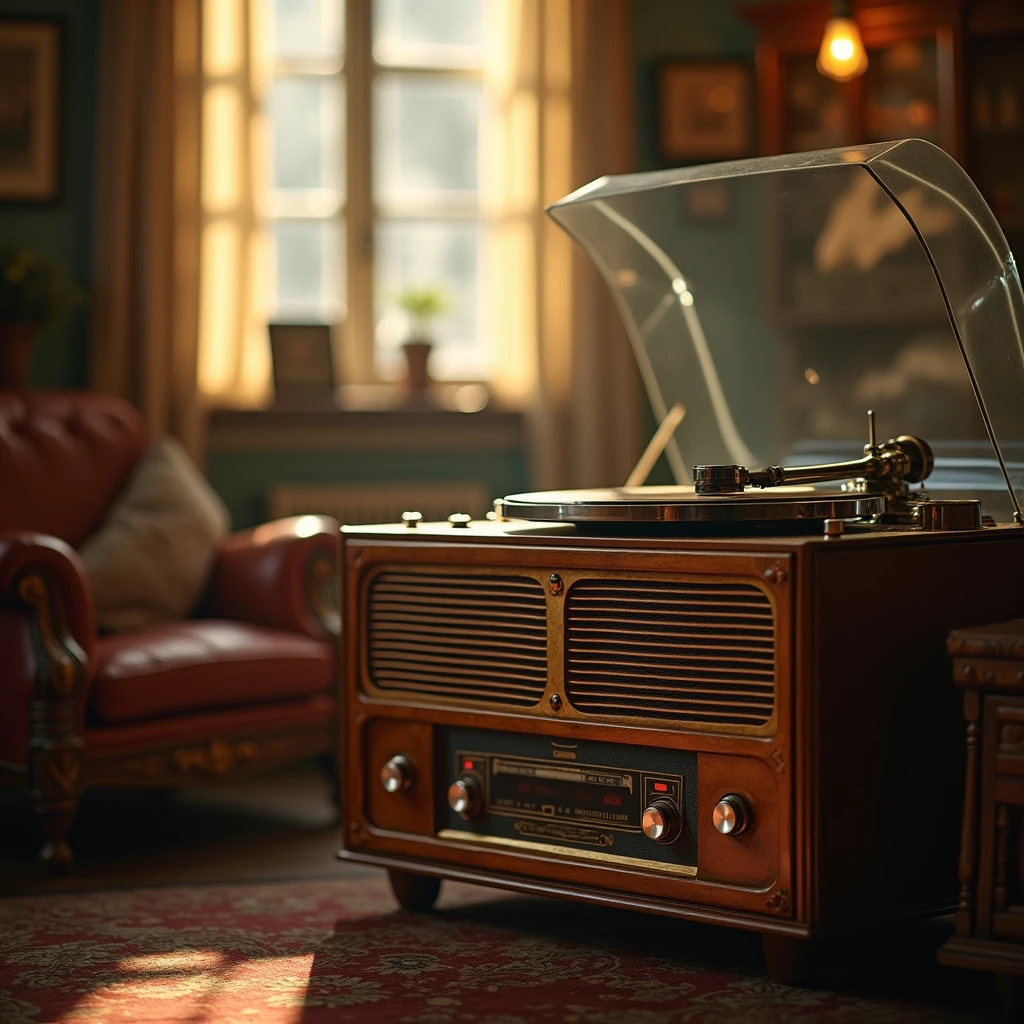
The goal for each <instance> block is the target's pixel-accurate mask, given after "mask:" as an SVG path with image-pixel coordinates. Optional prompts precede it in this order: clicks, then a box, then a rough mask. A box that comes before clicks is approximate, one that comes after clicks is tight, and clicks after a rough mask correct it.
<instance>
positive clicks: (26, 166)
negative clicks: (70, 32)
mask: <svg viewBox="0 0 1024 1024" xmlns="http://www.w3.org/2000/svg"><path fill="white" fill-rule="evenodd" d="M61 50H62V39H61V24H60V22H59V21H28V20H14V19H0V202H9V203H31V202H37V203H38V202H49V201H52V200H54V199H56V198H57V196H58V193H59V191H60V94H61Z"/></svg>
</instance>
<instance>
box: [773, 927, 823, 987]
mask: <svg viewBox="0 0 1024 1024" xmlns="http://www.w3.org/2000/svg"><path fill="white" fill-rule="evenodd" d="M761 946H762V948H763V949H764V959H765V962H766V963H767V964H768V973H769V974H770V975H771V976H772V981H776V982H778V983H779V984H780V985H797V986H799V985H807V984H809V983H810V981H811V980H812V979H813V977H814V961H815V952H816V949H815V945H814V942H813V941H812V940H811V939H798V938H792V937H790V936H788V935H770V934H767V933H766V934H764V935H762V936H761Z"/></svg>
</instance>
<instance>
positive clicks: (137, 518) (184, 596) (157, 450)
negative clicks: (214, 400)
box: [79, 438, 228, 631]
mask: <svg viewBox="0 0 1024 1024" xmlns="http://www.w3.org/2000/svg"><path fill="white" fill-rule="evenodd" d="M227 531H228V513H227V509H225V507H224V504H223V502H222V501H221V500H220V498H219V497H217V495H216V494H215V493H214V491H213V489H212V488H211V487H210V485H209V484H208V483H207V482H206V480H205V479H204V478H203V476H202V474H201V473H200V472H199V470H198V469H196V467H195V465H194V464H193V463H192V461H191V459H189V457H188V455H187V454H186V452H185V449H184V448H182V446H181V445H180V444H179V443H178V442H177V441H175V440H174V439H173V438H163V439H162V440H159V441H155V442H154V443H153V444H152V445H150V447H149V449H148V450H147V451H146V453H145V454H144V455H143V457H142V458H141V459H140V460H139V462H138V465H137V466H136V467H135V471H134V473H133V474H132V477H131V479H130V480H129V481H128V486H127V487H126V488H125V489H124V491H122V492H121V494H120V495H119V496H118V498H117V500H116V501H115V502H114V504H113V505H112V506H111V507H110V510H109V512H108V513H107V516H106V518H105V519H104V521H103V525H102V526H101V527H100V528H99V530H98V531H97V532H96V533H94V534H93V535H92V536H91V537H90V538H89V539H88V540H87V541H86V542H85V543H84V544H83V545H82V548H81V550H80V552H79V554H80V555H81V556H82V562H83V563H84V565H85V572H86V575H87V576H88V578H89V582H90V583H91V584H92V590H93V596H94V597H95V600H96V618H97V622H98V624H99V627H100V629H102V630H106V631H120V630H125V629H137V628H139V627H140V626H149V625H153V624H154V623H158V622H167V621H170V620H173V619H180V618H183V617H184V616H186V615H188V613H189V612H190V611H192V609H193V608H194V607H195V605H196V603H197V602H198V601H199V599H200V597H202V594H203V589H204V587H205V585H206V580H207V577H208V576H209V574H210V570H211V569H212V567H213V562H214V559H215V558H216V555H217V551H218V550H219V548H220V544H221V541H222V540H223V539H224V536H225V535H226V534H227Z"/></svg>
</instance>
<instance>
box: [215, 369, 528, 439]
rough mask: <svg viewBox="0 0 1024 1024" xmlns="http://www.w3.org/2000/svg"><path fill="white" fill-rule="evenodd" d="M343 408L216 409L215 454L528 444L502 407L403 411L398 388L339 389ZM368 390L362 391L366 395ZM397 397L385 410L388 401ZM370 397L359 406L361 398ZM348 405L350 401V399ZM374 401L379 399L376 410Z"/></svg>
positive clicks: (519, 424)
mask: <svg viewBox="0 0 1024 1024" xmlns="http://www.w3.org/2000/svg"><path fill="white" fill-rule="evenodd" d="M339 392H342V395H341V399H342V401H343V402H344V403H345V404H341V403H339V404H338V405H337V406H336V407H333V408H332V407H329V406H327V407H320V408H316V407H315V406H313V407H311V405H310V404H309V403H308V402H306V403H302V404H301V405H300V404H296V405H291V404H285V403H282V404H278V405H274V406H268V407H266V408H262V409H235V408H223V407H222V408H214V409H211V410H210V412H209V415H208V419H207V447H208V449H209V450H211V451H248V452H252V451H354V450H360V451H455V452H459V451H494V450H499V451H509V450H521V449H522V447H523V444H524V431H523V416H522V413H520V412H518V411H514V410H509V409H499V408H496V407H495V406H494V405H493V403H492V404H489V405H488V406H486V407H485V408H483V409H480V410H477V411H472V412H468V411H467V412H464V411H460V410H459V409H458V408H454V407H452V405H450V404H449V405H445V404H444V388H443V387H442V388H439V389H438V392H439V394H438V400H437V402H436V404H433V405H430V406H421V405H398V404H395V399H396V398H397V397H400V394H401V392H399V391H398V389H397V388H388V387H386V386H384V387H382V386H380V385H368V386H366V388H365V389H363V388H357V387H356V386H350V387H347V388H339ZM360 392H361V393H360ZM386 397H389V398H390V399H391V401H390V402H388V403H387V404H385V403H384V402H383V399H384V398H386ZM357 398H358V399H362V401H361V402H360V404H359V405H356V404H355V400H356V399H357ZM346 399H347V401H346ZM368 399H376V400H377V402H376V404H371V403H370V401H368Z"/></svg>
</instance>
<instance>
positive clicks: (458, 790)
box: [448, 775, 483, 821]
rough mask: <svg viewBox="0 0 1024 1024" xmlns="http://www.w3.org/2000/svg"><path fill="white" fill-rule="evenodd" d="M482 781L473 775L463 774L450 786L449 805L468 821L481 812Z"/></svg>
mask: <svg viewBox="0 0 1024 1024" xmlns="http://www.w3.org/2000/svg"><path fill="white" fill-rule="evenodd" d="M482 805H483V801H482V800H481V799H480V783H479V782H478V781H477V780H476V778H474V777H473V776H472V775H463V776H462V777H461V778H459V779H456V780H455V781H454V782H453V783H452V784H451V785H450V786H449V787H448V806H449V807H450V808H451V809H452V810H453V811H454V812H455V813H456V814H457V815H459V817H461V818H465V819H466V820H467V821H468V820H469V819H470V818H475V817H476V816H477V815H478V814H479V813H480V808H481V806H482Z"/></svg>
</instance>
